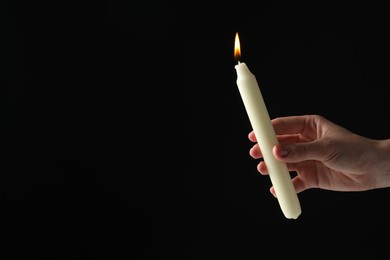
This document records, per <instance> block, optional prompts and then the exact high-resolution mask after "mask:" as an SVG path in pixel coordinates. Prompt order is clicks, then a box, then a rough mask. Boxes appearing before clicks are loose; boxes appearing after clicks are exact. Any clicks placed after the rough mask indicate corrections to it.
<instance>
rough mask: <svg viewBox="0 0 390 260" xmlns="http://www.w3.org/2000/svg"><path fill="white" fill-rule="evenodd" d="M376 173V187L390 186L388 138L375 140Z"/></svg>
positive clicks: (389, 145)
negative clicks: (376, 155) (376, 153)
mask: <svg viewBox="0 0 390 260" xmlns="http://www.w3.org/2000/svg"><path fill="white" fill-rule="evenodd" d="M377 148H378V149H377V151H378V157H377V158H378V161H377V163H378V165H379V168H378V174H376V176H377V180H376V183H377V185H376V186H377V188H386V187H390V139H386V140H380V141H377Z"/></svg>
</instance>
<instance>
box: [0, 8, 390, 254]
mask: <svg viewBox="0 0 390 260" xmlns="http://www.w3.org/2000/svg"><path fill="white" fill-rule="evenodd" d="M389 11H390V10H389V6H388V5H386V4H383V3H382V2H380V1H358V2H356V3H348V4H347V3H345V4H344V3H343V2H342V1H334V2H332V1H307V2H302V1H255V2H251V1H225V2H224V3H220V4H215V3H214V4H210V3H206V2H204V3H202V2H198V3H183V4H177V3H176V4H173V3H172V4H171V3H166V2H164V1H151V2H139V3H136V4H135V3H134V2H132V1H56V2H53V1H2V2H1V3H0V19H1V23H0V26H1V27H0V28H1V45H0V46H1V63H0V65H1V70H0V83H1V84H0V85H1V89H0V91H1V92H0V106H1V109H0V115H1V135H0V153H1V158H2V159H1V162H0V165H1V168H0V170H1V174H0V178H1V179H0V195H1V196H0V218H1V219H0V220H1V222H0V223H1V226H0V227H1V228H0V234H1V238H2V239H3V240H4V241H5V243H3V244H2V245H1V247H2V248H1V251H0V252H1V254H4V255H5V254H7V253H11V254H12V256H14V258H12V257H10V258H7V259H20V258H19V257H20V256H22V255H27V256H29V257H30V258H32V257H39V258H40V259H96V258H100V257H102V258H104V259H251V258H252V257H253V258H260V257H265V256H269V255H270V254H271V255H272V256H280V257H281V256H282V255H286V254H292V255H294V256H300V255H304V256H306V255H307V254H308V253H309V252H314V254H315V255H321V256H353V257H354V256H364V257H369V256H370V257H374V256H377V255H379V254H382V252H386V244H387V243H386V240H383V241H384V242H382V239H380V238H379V237H382V236H383V235H384V236H386V234H387V233H388V232H389V231H390V225H389V223H388V221H387V220H388V218H389V215H390V211H389V210H388V206H387V201H388V198H389V196H390V194H389V193H390V191H389V190H386V189H383V190H375V191H369V192H361V193H340V192H330V191H323V190H308V191H305V192H303V193H301V194H299V198H300V202H301V206H302V214H301V216H300V217H299V218H298V219H296V220H290V219H286V218H285V217H284V216H283V214H282V212H281V210H280V208H279V205H278V203H277V201H276V200H275V199H274V198H273V197H272V195H271V194H270V193H269V187H270V181H269V178H268V177H265V176H261V175H260V174H259V173H258V172H257V171H256V165H257V163H258V161H256V160H254V159H252V158H250V156H249V154H248V152H249V148H250V147H251V145H252V144H251V143H250V142H249V140H248V139H247V134H248V133H249V131H250V125H249V121H248V118H247V115H246V113H245V110H244V107H243V104H242V101H241V98H240V96H239V93H238V90H237V86H236V83H235V80H236V74H235V70H234V65H235V64H236V62H235V60H234V58H233V47H234V46H233V45H234V35H235V33H236V32H237V31H238V32H239V34H240V39H241V47H242V52H243V53H242V54H243V55H242V61H244V62H246V63H247V65H248V66H249V68H250V69H251V70H252V72H253V73H254V74H255V75H256V77H257V79H258V81H259V83H260V85H261V89H262V92H263V96H264V99H265V101H266V104H267V107H268V110H269V113H270V116H271V118H274V117H278V116H286V115H300V114H321V115H323V116H326V117H327V118H329V119H330V120H332V121H334V122H336V123H339V124H341V125H343V126H345V127H347V128H348V129H350V130H352V131H354V132H356V133H359V134H362V135H365V136H367V137H371V138H375V139H383V138H388V137H389V134H388V133H389V124H388V115H389V113H390V108H389V107H388V105H387V103H388V102H387V100H388V97H389V90H388V88H389V83H390V82H389V78H388V69H389V65H388V60H389V58H390V55H389V50H388V46H389V40H388V35H387V34H388V31H389V26H390V23H389V19H390V18H389V16H388V13H389Z"/></svg>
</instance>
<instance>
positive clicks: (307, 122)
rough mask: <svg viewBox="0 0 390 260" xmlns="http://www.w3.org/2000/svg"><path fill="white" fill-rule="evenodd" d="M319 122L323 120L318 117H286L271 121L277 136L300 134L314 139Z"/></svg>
mask: <svg viewBox="0 0 390 260" xmlns="http://www.w3.org/2000/svg"><path fill="white" fill-rule="evenodd" d="M321 121H322V122H323V121H325V119H324V118H323V117H321V116H318V115H308V116H288V117H279V118H275V119H273V120H272V125H273V127H274V129H275V133H276V134H277V135H285V134H301V135H304V136H307V137H310V138H313V139H314V138H315V137H316V134H317V128H318V127H319V126H320V125H321Z"/></svg>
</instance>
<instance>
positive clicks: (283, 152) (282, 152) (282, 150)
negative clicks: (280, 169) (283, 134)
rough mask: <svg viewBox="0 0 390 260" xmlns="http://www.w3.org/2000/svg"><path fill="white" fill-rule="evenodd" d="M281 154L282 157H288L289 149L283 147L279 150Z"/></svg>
mask: <svg viewBox="0 0 390 260" xmlns="http://www.w3.org/2000/svg"><path fill="white" fill-rule="evenodd" d="M279 155H280V156H282V157H286V156H287V155H288V150H287V149H286V148H284V147H282V148H281V149H280V151H279Z"/></svg>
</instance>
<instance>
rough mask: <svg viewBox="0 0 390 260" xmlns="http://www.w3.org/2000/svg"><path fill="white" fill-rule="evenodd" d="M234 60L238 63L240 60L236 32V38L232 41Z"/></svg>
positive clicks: (239, 48)
mask: <svg viewBox="0 0 390 260" xmlns="http://www.w3.org/2000/svg"><path fill="white" fill-rule="evenodd" d="M234 59H235V60H236V61H238V62H239V61H240V60H241V47H240V39H239V37H238V32H236V38H235V40H234Z"/></svg>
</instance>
